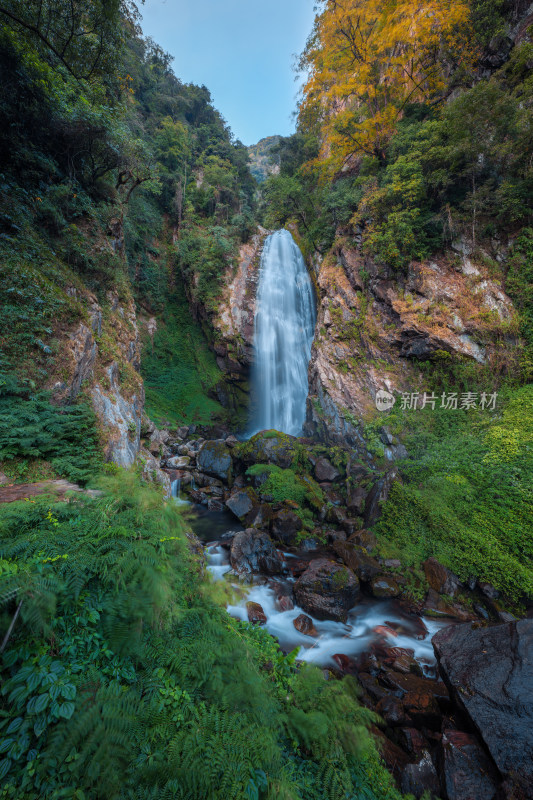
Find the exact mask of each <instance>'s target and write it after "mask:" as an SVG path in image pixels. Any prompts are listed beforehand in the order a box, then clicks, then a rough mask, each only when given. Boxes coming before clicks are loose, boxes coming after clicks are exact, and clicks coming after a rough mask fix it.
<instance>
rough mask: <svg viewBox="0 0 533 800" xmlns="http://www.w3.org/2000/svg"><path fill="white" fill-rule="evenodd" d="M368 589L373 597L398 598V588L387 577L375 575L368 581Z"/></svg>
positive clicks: (391, 579) (394, 582)
mask: <svg viewBox="0 0 533 800" xmlns="http://www.w3.org/2000/svg"><path fill="white" fill-rule="evenodd" d="M370 588H371V591H372V594H373V595H374V597H398V595H399V594H400V587H399V586H398V584H397V583H396V581H395V580H394V578H389V577H388V576H387V575H377V576H376V577H375V578H372V580H371V581H370Z"/></svg>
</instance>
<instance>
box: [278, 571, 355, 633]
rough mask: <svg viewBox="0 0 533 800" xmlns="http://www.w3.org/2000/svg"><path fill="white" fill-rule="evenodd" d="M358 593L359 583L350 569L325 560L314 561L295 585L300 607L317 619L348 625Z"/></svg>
mask: <svg viewBox="0 0 533 800" xmlns="http://www.w3.org/2000/svg"><path fill="white" fill-rule="evenodd" d="M358 594H359V581H358V580H357V578H356V576H355V575H354V574H353V572H352V570H351V569H348V567H341V566H339V564H334V563H333V562H332V561H328V560H327V559H326V558H317V559H315V560H314V561H311V563H310V564H309V567H308V568H307V569H306V571H305V572H304V574H303V575H302V576H301V577H300V578H298V580H297V581H296V584H295V586H294V596H295V597H296V600H297V602H298V604H299V605H300V606H301V607H302V608H303V609H304V611H307V612H308V613H309V614H312V615H313V616H314V617H315V618H316V619H335V620H339V621H340V622H345V621H346V617H347V616H348V611H349V610H350V608H352V606H353V605H354V603H355V600H356V598H357V596H358Z"/></svg>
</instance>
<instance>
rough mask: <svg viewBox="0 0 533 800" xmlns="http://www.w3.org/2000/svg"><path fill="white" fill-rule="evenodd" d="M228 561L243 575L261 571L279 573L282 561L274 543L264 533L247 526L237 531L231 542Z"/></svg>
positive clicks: (272, 573) (246, 575)
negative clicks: (243, 529) (245, 528)
mask: <svg viewBox="0 0 533 800" xmlns="http://www.w3.org/2000/svg"><path fill="white" fill-rule="evenodd" d="M230 563H231V566H232V567H233V569H234V570H235V571H236V572H238V573H239V574H240V575H243V576H244V577H251V575H252V574H258V573H260V572H263V573H265V574H267V575H275V574H277V573H280V572H281V571H282V568H283V562H282V560H281V557H280V556H279V554H278V552H277V550H276V548H275V547H274V544H273V543H272V541H271V539H270V538H269V537H268V536H267V534H266V533H262V532H261V531H257V530H255V529H253V528H248V529H247V530H245V531H241V532H240V533H238V534H237V535H236V536H235V537H234V539H233V541H232V543H231V551H230Z"/></svg>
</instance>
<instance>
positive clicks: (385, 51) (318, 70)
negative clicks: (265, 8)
mask: <svg viewBox="0 0 533 800" xmlns="http://www.w3.org/2000/svg"><path fill="white" fill-rule="evenodd" d="M470 33H471V28H470V10H469V5H468V3H467V2H465V0H428V2H425V3H424V4H422V3H421V2H420V0H415V2H412V0H327V2H326V4H325V8H324V9H323V11H322V13H321V14H319V15H318V16H317V18H316V21H315V27H314V31H313V33H312V35H311V37H310V38H309V40H308V42H307V46H306V49H305V52H304V54H303V56H302V59H301V67H302V68H303V69H306V70H308V79H307V82H306V84H305V87H304V98H303V102H302V104H301V108H300V121H301V122H305V121H306V120H313V121H314V122H315V124H317V126H318V128H319V130H320V133H321V139H322V154H321V155H322V158H326V160H327V162H328V163H329V165H330V166H331V167H332V168H333V170H334V171H336V170H338V169H340V168H342V167H345V166H346V165H350V163H353V160H354V158H357V157H360V156H361V155H364V154H367V155H371V156H375V157H377V158H378V159H379V160H381V161H382V160H384V158H385V149H386V145H387V143H388V141H389V139H390V137H391V135H392V133H393V131H394V129H395V125H396V123H397V121H398V120H399V119H400V118H401V116H402V113H403V110H404V108H405V106H406V105H407V104H408V103H413V102H416V101H418V102H425V103H436V102H439V101H440V100H442V98H443V97H444V96H445V95H446V93H447V92H448V91H449V88H450V75H452V74H454V73H457V71H458V70H459V68H460V67H461V66H464V65H466V64H468V63H470V62H471V61H472V58H473V52H472V48H471V46H470V44H469V36H470Z"/></svg>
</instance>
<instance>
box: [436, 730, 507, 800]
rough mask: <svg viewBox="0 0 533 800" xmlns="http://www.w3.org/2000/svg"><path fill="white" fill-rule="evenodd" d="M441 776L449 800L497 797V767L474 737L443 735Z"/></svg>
mask: <svg viewBox="0 0 533 800" xmlns="http://www.w3.org/2000/svg"><path fill="white" fill-rule="evenodd" d="M441 773H442V778H443V784H444V786H443V788H444V789H445V792H446V797H447V798H448V800H477V798H483V800H493V798H494V797H495V796H496V793H497V790H498V783H499V781H498V778H497V775H496V770H495V769H494V765H493V764H492V763H491V761H490V759H489V757H488V756H487V754H486V753H485V751H484V750H483V748H482V747H481V745H480V743H479V742H478V740H477V739H476V737H475V736H473V735H472V734H470V733H463V732H462V731H456V730H445V731H444V732H443V736H442V745H441Z"/></svg>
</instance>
